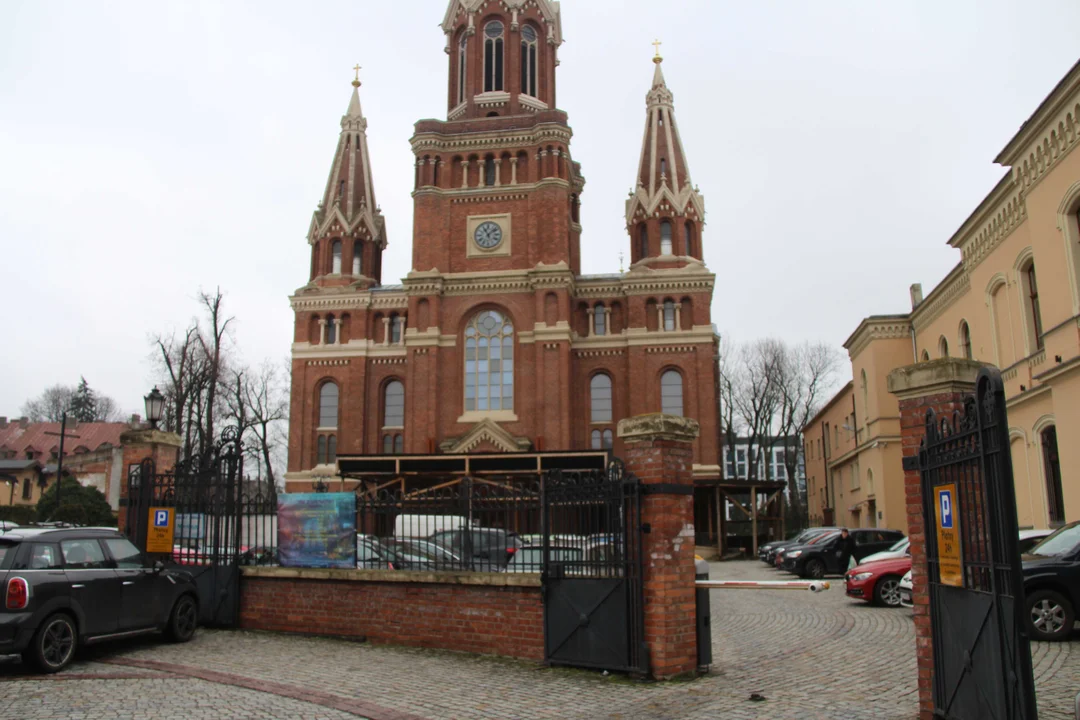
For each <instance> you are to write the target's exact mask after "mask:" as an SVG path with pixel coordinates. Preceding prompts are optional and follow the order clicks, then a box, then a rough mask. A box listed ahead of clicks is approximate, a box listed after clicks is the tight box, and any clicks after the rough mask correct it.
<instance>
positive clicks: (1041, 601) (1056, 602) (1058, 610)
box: [1027, 590, 1076, 640]
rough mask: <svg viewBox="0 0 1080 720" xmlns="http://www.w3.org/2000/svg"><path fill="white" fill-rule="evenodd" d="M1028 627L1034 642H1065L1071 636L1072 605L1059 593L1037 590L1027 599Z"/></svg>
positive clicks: (1074, 617) (1073, 617) (1073, 616)
mask: <svg viewBox="0 0 1080 720" xmlns="http://www.w3.org/2000/svg"><path fill="white" fill-rule="evenodd" d="M1027 607H1028V627H1029V628H1030V629H1031V636H1032V637H1033V638H1034V639H1036V640H1065V639H1066V638H1068V637H1069V635H1070V634H1072V629H1073V622H1074V621H1075V619H1076V616H1075V615H1073V609H1072V604H1071V603H1070V602H1069V601H1068V600H1066V599H1065V596H1064V595H1062V594H1061V593H1058V592H1054V591H1053V590H1037V591H1035V592H1034V593H1032V594H1031V595H1029V596H1028V598H1027Z"/></svg>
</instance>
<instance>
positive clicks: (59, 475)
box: [45, 412, 79, 513]
mask: <svg viewBox="0 0 1080 720" xmlns="http://www.w3.org/2000/svg"><path fill="white" fill-rule="evenodd" d="M45 434H46V435H59V436H60V455H59V457H58V459H57V461H56V512H57V513H59V512H60V486H61V485H62V482H61V481H62V480H63V479H64V438H65V437H73V438H77V437H79V436H78V435H68V434H67V413H66V412H65V413H63V414H62V415H61V416H60V432H59V433H54V432H49V431H48V430H46V431H45Z"/></svg>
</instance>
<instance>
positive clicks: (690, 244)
mask: <svg viewBox="0 0 1080 720" xmlns="http://www.w3.org/2000/svg"><path fill="white" fill-rule="evenodd" d="M683 235H684V237H685V238H686V248H685V249H686V254H687V255H696V254H697V253H696V252H695V251H694V226H693V224H692V223H690V222H687V223H686V224H685V225H683Z"/></svg>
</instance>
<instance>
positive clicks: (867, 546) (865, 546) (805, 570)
mask: <svg viewBox="0 0 1080 720" xmlns="http://www.w3.org/2000/svg"><path fill="white" fill-rule="evenodd" d="M851 536H852V537H853V538H855V552H854V553H853V556H854V558H855V562H856V563H858V562H859V561H861V560H862V559H863V558H864V557H866V556H867V555H872V554H873V553H876V552H878V551H880V550H884V549H886V548H888V547H890V546H892V545H894V544H895V543H896V542H897V541H898V540H900V538H902V537H904V534H903V533H901V532H899V531H897V530H879V529H876V528H854V529H852V530H851ZM839 544H840V533H835V534H833V535H830V536H828V538H827V539H824V540H822V541H821V542H817V543H813V544H810V545H803V546H801V547H796V548H795V549H794V550H791V551H789V552H787V553H785V554H784V569H785V570H788V571H789V572H793V573H795V574H796V575H798V576H799V577H804V578H805V577H811V578H815V579H817V578H823V577H825V576H826V575H842V574H844V573H846V572H847V566H846V565H845V566H844V567H841V566H840V563H841V562H842V559H841V558H840V557H838V556H837V548H838V547H839Z"/></svg>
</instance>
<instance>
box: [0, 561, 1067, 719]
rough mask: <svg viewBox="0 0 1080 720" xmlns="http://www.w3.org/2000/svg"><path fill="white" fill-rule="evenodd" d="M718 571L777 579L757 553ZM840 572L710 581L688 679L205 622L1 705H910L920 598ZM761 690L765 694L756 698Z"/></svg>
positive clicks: (236, 708) (325, 714)
mask: <svg viewBox="0 0 1080 720" xmlns="http://www.w3.org/2000/svg"><path fill="white" fill-rule="evenodd" d="M712 577H713V578H732V579H735V578H738V579H776V578H777V577H778V575H777V574H776V573H774V572H773V571H771V570H769V569H767V568H765V567H764V566H763V565H761V564H760V563H756V562H743V563H726V564H714V565H713V566H712ZM839 585H840V583H838V582H834V584H833V588H832V589H831V590H829V591H827V592H824V593H820V594H818V595H811V594H810V593H807V592H800V591H781V590H770V591H751V590H714V591H712V612H713V624H712V627H713V649H714V654H715V657H714V663H713V670H712V672H711V673H710V674H709V675H708V676H706V677H703V678H700V679H698V680H694V681H686V682H669V683H640V682H634V681H631V680H628V679H626V678H624V677H621V676H618V675H608V676H603V675H600V674H598V673H594V672H588V671H580V670H568V669H553V668H542V667H538V666H537V665H534V664H530V663H524V662H518V661H513V660H505V659H495V658H488V657H477V656H472V655H464V654H458V653H452V652H445V651H427V650H417V649H411V648H400V647H385V646H371V645H366V644H361V643H353V642H347V641H341V640H331V639H321V638H303V637H295V636H285V635H274V634H267V633H249V632H226V631H209V630H203V631H200V632H199V634H198V635H197V636H196V639H195V640H193V641H192V642H190V643H187V644H185V645H168V644H162V643H158V642H156V641H142V642H127V643H116V644H113V645H109V646H105V647H102V648H95V649H91V650H90V651H88V652H87V653H84V654H83V655H82V656H81V659H80V661H79V662H78V663H77V664H76V665H75V666H74V667H73V668H72V669H71V670H70V671H69V672H66V673H63V674H61V675H59V676H54V677H51V678H41V677H38V676H32V675H27V674H25V671H24V670H23V669H22V667H21V666H20V665H18V664H10V665H7V666H0V717H5V718H6V717H18V718H23V719H26V720H34V719H37V718H63V717H71V718H87V719H88V720H89V719H95V720H96V719H98V718H100V719H102V720H107V719H112V718H117V719H120V718H125V719H127V718H171V717H182V718H184V720H201V719H202V718H332V719H335V720H336V719H337V718H357V717H362V718H363V717H366V718H370V719H371V720H443V719H448V718H461V719H466V718H467V719H470V720H471V719H473V718H476V719H482V718H498V719H499V720H510V719H514V718H522V719H527V720H533V719H536V720H546V719H555V718H558V719H560V720H561V719H567V720H575V719H578V718H580V719H582V720H584V719H586V718H589V719H592V718H608V719H611V720H631V719H633V720H636V719H639V718H640V719H641V720H666V719H675V718H687V719H701V720H704V719H706V718H708V719H709V720H714V719H716V718H723V719H728V718H730V719H731V720H751V719H757V718H760V719H761V720H765V719H766V718H767V719H769V720H783V719H785V718H792V719H794V718H799V719H800V720H801V719H802V718H830V719H832V718H844V719H849V718H850V719H851V720H858V719H860V718H866V719H868V720H869V719H870V718H873V720H894V719H895V720H900V719H901V718H902V719H903V720H911V719H912V718H914V717H915V711H916V695H917V690H916V671H915V655H914V631H913V624H912V622H911V615H910V612H909V611H907V610H888V609H884V608H875V607H870V606H868V605H866V604H865V603H862V602H859V601H854V600H849V599H847V598H846V597H845V596H844V594H843V589H842V587H839ZM1075 648H1080V638H1078V639H1077V640H1075V641H1073V642H1071V643H1060V644H1043V643H1039V644H1037V646H1036V647H1035V649H1034V651H1033V658H1034V665H1035V676H1036V683H1037V687H1038V692H1039V705H1040V717H1041V718H1053V719H1055V720H1056V719H1058V718H1061V719H1064V718H1071V714H1070V713H1071V708H1072V697H1073V695H1075V693H1076V691H1077V690H1080V650H1077V649H1075ZM752 693H759V694H760V695H763V696H764V697H765V699H764V700H763V701H760V702H752V701H750V700H749V698H750V695H751V694H752Z"/></svg>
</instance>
